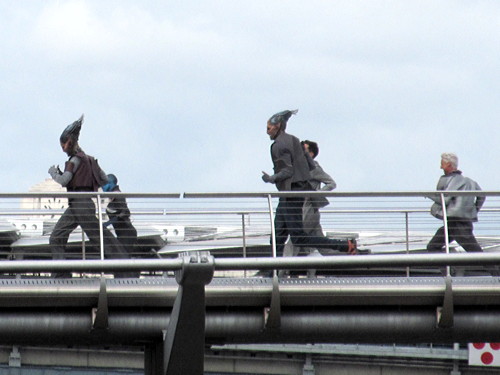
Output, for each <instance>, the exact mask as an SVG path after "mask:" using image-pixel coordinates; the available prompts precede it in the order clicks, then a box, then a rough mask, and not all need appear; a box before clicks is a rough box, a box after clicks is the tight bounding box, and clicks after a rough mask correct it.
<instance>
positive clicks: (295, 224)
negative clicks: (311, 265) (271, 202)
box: [274, 197, 348, 256]
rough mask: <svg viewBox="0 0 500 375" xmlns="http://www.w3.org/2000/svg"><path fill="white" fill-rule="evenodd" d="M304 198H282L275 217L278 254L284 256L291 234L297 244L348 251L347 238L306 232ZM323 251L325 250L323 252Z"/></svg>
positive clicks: (293, 241)
mask: <svg viewBox="0 0 500 375" xmlns="http://www.w3.org/2000/svg"><path fill="white" fill-rule="evenodd" d="M303 205H304V198H302V197H293V198H280V201H279V203H278V207H277V208H276V216H275V218H274V232H275V236H276V255H277V256H283V248H284V247H285V242H286V240H287V238H288V236H290V238H291V240H292V243H293V244H294V245H295V246H307V247H315V248H322V249H332V250H338V251H343V252H347V250H348V242H347V240H336V239H331V238H327V237H325V236H317V235H310V234H307V233H306V232H304V227H303V218H302V207H303ZM322 253H323V252H322Z"/></svg>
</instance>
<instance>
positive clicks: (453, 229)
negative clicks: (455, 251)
mask: <svg viewBox="0 0 500 375" xmlns="http://www.w3.org/2000/svg"><path fill="white" fill-rule="evenodd" d="M441 169H442V170H443V171H444V175H443V176H441V178H440V179H439V181H438V184H437V188H436V189H437V190H451V191H462V190H463V191H468V190H472V191H480V190H481V187H480V186H479V185H478V183H477V182H476V181H474V180H472V179H470V178H468V177H465V176H463V175H462V172H461V171H459V170H458V157H457V155H455V154H453V153H443V154H442V155H441ZM430 198H431V199H432V200H433V201H434V204H433V205H432V207H431V214H432V216H434V217H436V218H438V219H440V220H442V219H443V207H442V203H441V197H440V195H438V194H436V195H434V196H432V197H430ZM485 200H486V198H485V197H484V196H481V195H476V196H474V195H456V196H452V195H445V197H444V201H445V205H446V219H447V223H448V238H449V241H450V242H451V241H453V240H455V241H457V243H458V244H459V245H461V246H462V247H463V248H464V250H465V251H470V252H481V251H483V250H482V249H481V246H479V244H478V243H477V240H476V238H475V237H474V234H473V233H472V231H473V224H472V223H473V222H476V221H477V213H478V212H479V210H480V209H481V207H482V206H483V204H484V201H485ZM444 245H445V236H444V226H443V227H441V228H439V229H438V230H437V232H436V234H435V235H434V237H433V238H432V239H431V240H430V242H429V243H428V244H427V250H428V251H431V252H440V251H443V246H444Z"/></svg>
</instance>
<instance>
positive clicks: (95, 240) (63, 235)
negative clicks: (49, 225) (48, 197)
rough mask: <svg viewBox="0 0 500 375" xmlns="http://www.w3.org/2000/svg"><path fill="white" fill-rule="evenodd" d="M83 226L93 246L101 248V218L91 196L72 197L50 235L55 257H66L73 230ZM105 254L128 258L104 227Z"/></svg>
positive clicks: (111, 256) (117, 257)
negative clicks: (96, 213) (97, 214)
mask: <svg viewBox="0 0 500 375" xmlns="http://www.w3.org/2000/svg"><path fill="white" fill-rule="evenodd" d="M78 226H81V227H82V230H83V231H84V232H85V234H86V235H87V237H88V238H89V241H90V244H91V246H95V247H96V248H99V245H100V231H99V220H98V219H97V217H96V215H95V205H94V202H93V201H92V199H90V198H72V199H71V200H70V202H69V207H68V208H67V209H66V211H64V213H63V215H62V216H61V217H60V219H59V221H58V222H57V223H56V225H55V227H54V230H53V231H52V234H51V235H50V241H49V243H50V247H51V250H52V258H53V259H65V254H64V253H65V248H66V244H67V243H68V238H69V235H70V234H71V232H73V230H75V229H76V227H78ZM103 237H104V254H105V256H106V258H114V259H126V258H129V256H128V254H127V252H126V251H125V249H124V248H123V246H122V245H121V244H120V242H119V241H118V240H117V239H116V238H115V237H114V236H113V234H111V232H110V231H109V230H107V229H106V228H103Z"/></svg>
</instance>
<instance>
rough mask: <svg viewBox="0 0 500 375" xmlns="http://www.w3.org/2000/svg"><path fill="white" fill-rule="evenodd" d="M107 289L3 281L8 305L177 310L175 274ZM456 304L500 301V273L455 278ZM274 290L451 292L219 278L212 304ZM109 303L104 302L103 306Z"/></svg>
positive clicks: (405, 284)
mask: <svg viewBox="0 0 500 375" xmlns="http://www.w3.org/2000/svg"><path fill="white" fill-rule="evenodd" d="M103 281H105V288H104V287H103V286H102V284H101V280H100V279H99V278H94V279H71V280H59V279H28V280H19V279H6V280H0V305H1V306H3V307H4V308H42V309H43V308H48V307H49V308H71V307H73V308H86V309H87V310H89V311H90V310H91V309H92V308H94V307H98V306H99V304H98V301H99V298H102V296H103V293H104V292H105V297H106V305H107V306H108V309H116V308H171V307H172V306H173V304H174V301H175V298H176V295H177V290H178V284H177V283H176V281H175V280H174V279H173V278H162V277H146V278H142V279H115V280H113V279H110V280H103ZM451 283H452V286H453V289H452V291H453V305H454V306H470V307H486V306H499V305H500V279H499V278H497V277H453V278H451ZM273 289H277V290H278V292H279V305H280V306H281V308H284V307H313V306H325V307H337V306H363V307H366V306H412V305H414V306H431V307H435V308H436V307H439V306H443V300H444V297H445V294H446V291H447V285H446V282H445V279H444V278H442V277H416V278H406V277H379V278H377V277H366V278H352V277H335V278H318V279H280V280H279V281H277V284H273V282H272V279H270V278H247V279H232V278H215V279H213V280H212V282H211V283H210V284H208V285H207V286H206V288H205V293H206V298H205V303H206V305H207V307H209V308H220V307H238V308H247V307H249V308H260V309H264V308H267V307H269V306H270V303H271V300H272V293H273ZM101 306H104V305H101Z"/></svg>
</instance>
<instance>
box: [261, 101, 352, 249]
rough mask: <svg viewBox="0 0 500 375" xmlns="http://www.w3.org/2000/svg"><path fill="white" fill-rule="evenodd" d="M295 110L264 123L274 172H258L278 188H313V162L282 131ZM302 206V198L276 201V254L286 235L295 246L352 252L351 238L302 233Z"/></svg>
mask: <svg viewBox="0 0 500 375" xmlns="http://www.w3.org/2000/svg"><path fill="white" fill-rule="evenodd" d="M296 113H297V111H296V110H295V111H288V110H287V111H282V112H279V113H276V114H275V115H273V116H271V118H270V119H269V120H268V122H267V134H268V135H269V137H270V138H271V140H273V141H274V142H273V144H272V145H271V158H272V161H273V165H274V174H273V175H269V174H267V173H265V172H262V173H263V175H262V180H263V181H264V182H268V183H272V184H276V187H277V189H278V190H279V191H305V190H309V191H310V190H313V188H312V186H311V184H310V180H311V174H310V170H311V169H314V163H313V161H312V159H311V158H310V157H309V155H307V154H306V153H305V151H304V148H303V147H302V145H301V143H300V141H299V139H298V138H297V137H295V136H293V135H290V134H288V133H286V131H285V129H286V125H287V122H288V119H289V118H290V117H291V116H292V115H293V114H296ZM303 205H304V197H287V198H285V197H282V198H280V200H279V204H278V207H277V208H276V216H275V219H274V223H275V234H276V254H277V255H278V256H282V255H283V248H284V246H285V242H286V240H287V238H288V236H289V235H290V238H291V240H292V243H293V244H294V245H296V246H307V247H317V248H329V249H333V250H338V251H341V252H345V253H355V252H356V244H355V243H354V241H350V240H336V239H330V238H327V237H324V236H315V235H308V234H306V233H305V232H304V228H303V222H302V207H303Z"/></svg>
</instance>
